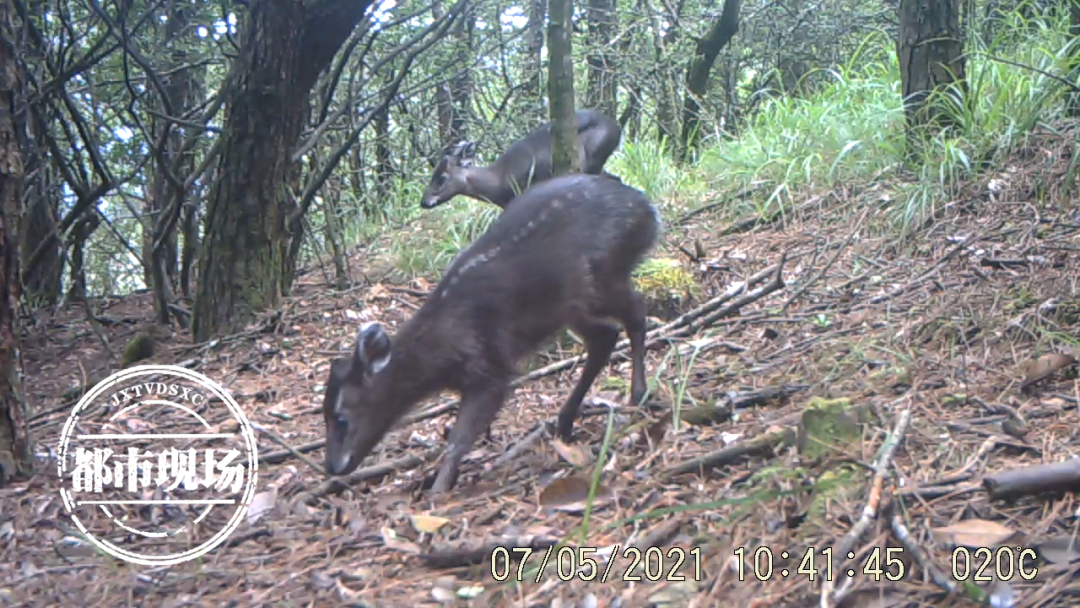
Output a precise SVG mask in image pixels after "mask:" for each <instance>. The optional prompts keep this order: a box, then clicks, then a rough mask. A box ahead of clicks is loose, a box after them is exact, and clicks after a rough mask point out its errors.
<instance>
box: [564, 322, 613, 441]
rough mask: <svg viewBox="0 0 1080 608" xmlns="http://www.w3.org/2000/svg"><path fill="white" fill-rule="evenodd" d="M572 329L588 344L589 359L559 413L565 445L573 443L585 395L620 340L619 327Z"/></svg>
mask: <svg viewBox="0 0 1080 608" xmlns="http://www.w3.org/2000/svg"><path fill="white" fill-rule="evenodd" d="M571 328H572V329H573V330H574V332H576V333H577V334H578V335H580V336H581V339H582V340H584V341H585V349H586V352H587V356H586V358H585V369H584V370H582V372H581V377H580V378H578V382H577V385H575V386H574V390H573V392H571V393H570V397H569V398H568V399H567V400H566V403H565V404H563V406H562V409H561V410H559V421H558V427H557V431H558V434H559V437H560V438H561V439H562V440H563V441H569V440H570V435H571V433H573V430H574V420H575V419H576V418H577V415H578V411H579V410H580V409H581V401H582V400H583V399H585V393H587V392H589V389H590V388H591V387H592V384H593V382H594V381H595V380H596V376H597V375H599V374H600V370H602V369H604V366H605V365H607V363H608V361H609V360H610V359H611V351H613V350H614V349H615V343H616V342H618V340H619V327H618V326H617V325H612V324H609V323H603V322H599V321H587V322H580V323H575V324H573V325H572V326H571Z"/></svg>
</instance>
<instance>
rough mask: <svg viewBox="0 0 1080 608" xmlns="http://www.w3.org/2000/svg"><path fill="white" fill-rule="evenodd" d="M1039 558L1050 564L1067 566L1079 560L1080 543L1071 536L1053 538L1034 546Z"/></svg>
mask: <svg viewBox="0 0 1080 608" xmlns="http://www.w3.org/2000/svg"><path fill="white" fill-rule="evenodd" d="M1035 548H1036V549H1037V550H1038V553H1039V556H1040V557H1042V558H1043V559H1045V560H1046V561H1048V562H1050V563H1051V564H1068V563H1072V562H1075V561H1077V560H1080V541H1077V540H1074V539H1073V538H1072V537H1071V536H1063V537H1061V538H1053V539H1050V540H1048V541H1046V542H1044V543H1039V544H1037V545H1035Z"/></svg>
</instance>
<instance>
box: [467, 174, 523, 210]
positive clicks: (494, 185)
mask: <svg viewBox="0 0 1080 608" xmlns="http://www.w3.org/2000/svg"><path fill="white" fill-rule="evenodd" d="M465 186H466V188H465V192H464V194H465V195H466V196H468V197H470V198H473V199H476V200H478V201H483V202H487V203H492V204H494V205H498V206H499V207H505V206H506V204H507V203H508V202H510V199H511V198H513V197H514V192H513V190H512V189H511V188H510V184H508V183H507V182H506V179H505V178H504V177H503V175H502V173H501V172H499V171H498V170H497V169H496V168H495V167H490V166H489V167H469V168H467V169H465Z"/></svg>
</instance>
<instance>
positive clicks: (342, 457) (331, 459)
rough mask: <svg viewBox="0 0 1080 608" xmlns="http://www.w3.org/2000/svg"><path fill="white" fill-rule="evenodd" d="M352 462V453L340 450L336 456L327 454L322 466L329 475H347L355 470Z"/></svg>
mask: <svg viewBox="0 0 1080 608" xmlns="http://www.w3.org/2000/svg"><path fill="white" fill-rule="evenodd" d="M353 460H354V459H353V455H352V452H350V451H349V450H341V451H340V453H338V454H331V453H329V452H327V453H326V462H325V464H324V466H325V468H326V472H327V473H329V474H330V475H348V474H349V473H352V472H353V469H355V468H356V464H354V463H353Z"/></svg>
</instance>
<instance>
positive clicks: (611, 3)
mask: <svg viewBox="0 0 1080 608" xmlns="http://www.w3.org/2000/svg"><path fill="white" fill-rule="evenodd" d="M587 14H588V21H589V56H588V58H587V62H588V65H589V88H588V95H587V96H586V99H588V104H589V107H592V108H595V109H597V110H600V111H601V112H603V113H604V114H607V115H608V116H612V117H614V116H615V114H616V112H617V111H618V105H617V101H618V100H617V98H616V95H617V93H616V91H617V87H616V83H617V81H616V76H617V71H616V70H617V68H616V65H615V57H616V54H615V53H612V52H611V48H610V47H611V43H612V39H613V38H614V36H615V28H616V27H617V22H618V14H617V13H616V12H615V0H589V5H588V13H587Z"/></svg>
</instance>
